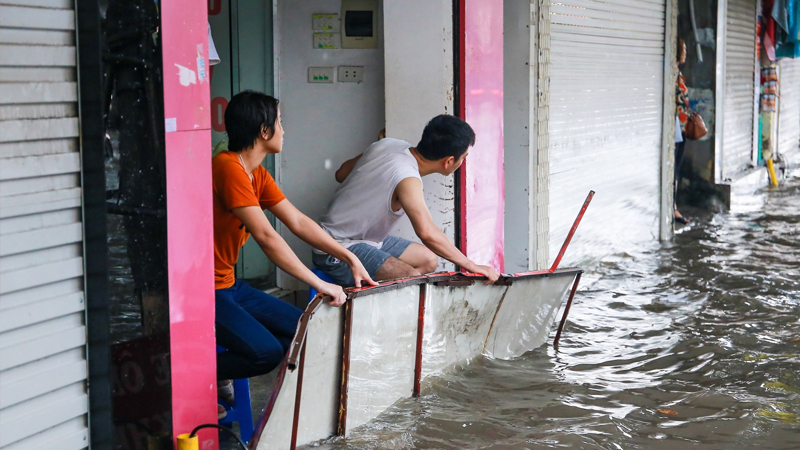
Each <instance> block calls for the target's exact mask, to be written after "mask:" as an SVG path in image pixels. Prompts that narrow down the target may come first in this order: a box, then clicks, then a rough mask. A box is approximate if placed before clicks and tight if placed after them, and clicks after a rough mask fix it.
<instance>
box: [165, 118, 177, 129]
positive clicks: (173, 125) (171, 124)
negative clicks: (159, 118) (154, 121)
mask: <svg viewBox="0 0 800 450" xmlns="http://www.w3.org/2000/svg"><path fill="white" fill-rule="evenodd" d="M176 131H178V118H177V117H170V118H168V119H164V132H166V133H174V132H176Z"/></svg>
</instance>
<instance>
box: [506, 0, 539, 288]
mask: <svg viewBox="0 0 800 450" xmlns="http://www.w3.org/2000/svg"><path fill="white" fill-rule="evenodd" d="M536 6H537V3H536V0H534V1H533V2H532V1H531V0H505V1H504V2H503V38H504V39H503V53H504V54H503V91H504V92H503V109H504V113H503V129H504V147H505V148H504V151H505V155H504V159H505V190H506V191H505V192H506V208H505V223H504V225H505V229H504V233H505V242H506V246H505V249H504V257H505V269H506V272H508V273H517V272H524V271H527V270H532V269H534V268H535V266H536V256H535V255H536V201H535V199H536V164H537V163H536V157H537V153H538V152H537V124H538V122H537V120H536V114H535V108H536V92H535V89H536V85H537V83H536V81H537V77H538V76H539V75H538V71H537V68H538V64H531V60H538V50H537V42H538V39H537V37H538V31H537V30H536V29H535V24H536V23H537V21H536V20H534V19H535V18H537V15H536Z"/></svg>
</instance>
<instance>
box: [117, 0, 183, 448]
mask: <svg viewBox="0 0 800 450" xmlns="http://www.w3.org/2000/svg"><path fill="white" fill-rule="evenodd" d="M104 14H105V17H104V19H105V21H104V33H103V37H104V49H103V50H104V53H103V72H104V86H103V88H104V97H105V105H106V107H107V111H106V120H105V125H106V135H107V142H106V149H105V151H106V155H105V156H106V197H107V203H106V207H107V212H108V215H107V222H106V224H107V227H108V256H109V260H108V269H109V271H108V272H109V294H110V302H109V303H110V313H111V339H112V346H111V374H112V388H113V390H112V395H113V418H114V425H115V438H116V442H115V448H118V449H123V450H127V449H131V450H139V449H142V450H145V449H146V450H150V449H155V448H171V447H172V443H171V439H170V434H171V431H172V418H171V406H172V405H171V397H172V396H171V388H170V358H169V304H168V289H167V284H168V283H167V281H168V273H167V250H166V249H167V220H166V201H167V200H166V169H165V166H166V159H165V153H164V148H165V145H164V129H163V124H164V113H163V80H162V75H161V42H160V35H159V28H160V18H159V4H158V2H153V1H149V0H110V1H108V2H107V8H106V9H105V11H104Z"/></svg>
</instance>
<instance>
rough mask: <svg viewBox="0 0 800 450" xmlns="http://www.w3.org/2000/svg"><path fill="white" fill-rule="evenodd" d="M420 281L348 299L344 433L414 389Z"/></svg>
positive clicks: (363, 422)
mask: <svg viewBox="0 0 800 450" xmlns="http://www.w3.org/2000/svg"><path fill="white" fill-rule="evenodd" d="M419 289H420V288H419V286H408V287H405V288H402V289H398V290H396V291H390V292H386V293H383V294H380V295H370V296H366V297H361V298H356V299H354V300H353V301H352V303H351V305H350V307H351V308H352V323H353V327H352V329H351V333H350V372H349V378H348V382H347V424H346V428H347V429H346V430H345V436H347V435H349V434H350V432H351V431H352V430H353V428H356V427H358V426H360V425H363V424H365V423H367V422H368V421H370V420H372V419H374V418H375V417H377V416H378V414H380V413H382V412H383V411H385V410H386V408H388V407H389V406H391V405H392V404H393V403H394V402H396V401H397V400H399V399H401V398H404V397H408V396H409V395H411V392H412V391H413V388H414V364H415V361H416V348H417V345H416V343H417V321H418V318H417V313H418V311H419Z"/></svg>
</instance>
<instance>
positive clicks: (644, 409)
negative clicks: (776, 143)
mask: <svg viewBox="0 0 800 450" xmlns="http://www.w3.org/2000/svg"><path fill="white" fill-rule="evenodd" d="M685 213H688V215H690V216H692V217H693V218H694V223H693V224H692V225H691V226H689V227H686V228H684V229H683V230H680V233H679V234H678V235H677V236H676V239H675V241H674V243H672V244H671V245H668V246H655V245H653V247H652V248H640V249H630V250H629V251H627V252H626V253H622V254H616V255H613V256H611V257H609V258H606V259H604V260H603V261H602V262H601V263H598V264H595V265H594V266H592V267H589V268H588V269H589V270H588V271H587V274H586V275H585V276H584V277H583V280H584V281H583V282H582V284H583V287H582V289H581V290H580V291H579V294H578V295H577V296H576V300H575V304H574V305H573V308H572V311H571V313H570V319H569V321H568V324H567V330H566V332H565V334H564V335H563V336H562V340H561V344H560V348H559V349H558V351H555V350H554V349H553V348H552V336H551V339H550V341H549V342H548V344H547V345H546V346H543V347H540V348H539V349H537V350H535V351H533V352H530V353H528V354H526V355H525V356H523V357H521V358H519V359H516V360H512V361H499V360H489V359H486V358H483V357H481V358H477V359H475V360H473V361H472V362H471V363H470V364H468V365H466V366H464V367H462V368H460V369H458V370H455V371H452V372H451V373H448V374H447V375H445V376H442V377H437V378H434V379H428V380H426V382H425V383H424V384H423V395H422V396H421V397H420V398H417V399H406V400H403V401H401V402H399V403H398V404H396V405H395V406H394V407H392V408H391V409H390V410H389V411H387V412H385V413H384V414H382V415H381V416H380V417H379V418H378V419H377V420H375V421H373V422H372V423H370V424H368V425H366V426H364V427H362V428H361V429H359V430H357V431H356V432H354V433H353V435H352V436H350V437H349V438H348V439H346V440H345V439H342V438H333V439H330V440H328V441H325V442H322V443H319V444H317V445H316V446H319V447H320V448H324V449H341V448H348V449H411V448H417V449H422V448H427V449H434V448H435V449H461V448H491V449H544V448H583V449H688V448H692V449H694V448H697V449H726V450H727V449H752V448H760V449H798V448H800V322H798V319H800V293H798V291H800V178H797V177H795V178H791V179H790V180H789V181H788V182H787V184H786V185H784V186H782V187H781V188H779V189H777V190H774V191H770V190H766V189H765V190H762V191H759V192H758V193H756V194H755V195H749V196H741V197H737V198H735V199H734V207H733V208H732V210H731V211H728V212H720V213H708V212H702V211H692V210H690V209H686V211H685ZM609 226H619V227H620V228H621V229H624V226H623V225H622V224H614V223H613V221H609Z"/></svg>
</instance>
